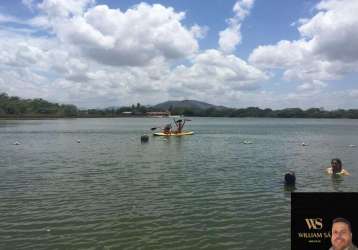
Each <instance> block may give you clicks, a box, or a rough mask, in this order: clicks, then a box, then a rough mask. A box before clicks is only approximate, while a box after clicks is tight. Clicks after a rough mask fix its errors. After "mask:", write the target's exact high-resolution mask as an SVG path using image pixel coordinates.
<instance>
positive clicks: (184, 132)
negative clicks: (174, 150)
mask: <svg viewBox="0 0 358 250" xmlns="http://www.w3.org/2000/svg"><path fill="white" fill-rule="evenodd" d="M193 134H194V132H193V131H182V132H181V133H176V132H170V133H164V132H156V133H153V135H155V136H184V135H193Z"/></svg>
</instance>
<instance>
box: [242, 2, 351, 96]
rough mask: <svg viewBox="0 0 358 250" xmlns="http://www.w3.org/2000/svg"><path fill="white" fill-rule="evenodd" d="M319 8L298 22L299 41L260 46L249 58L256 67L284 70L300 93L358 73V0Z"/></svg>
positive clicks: (320, 4)
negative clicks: (316, 11)
mask: <svg viewBox="0 0 358 250" xmlns="http://www.w3.org/2000/svg"><path fill="white" fill-rule="evenodd" d="M316 9H317V10H318V13H316V14H315V15H314V16H313V17H312V18H310V19H300V20H299V23H300V26H299V27H298V30H299V32H300V35H301V38H300V39H299V40H294V41H287V40H283V41H280V42H278V43H277V44H275V45H263V46H259V47H257V48H256V49H254V50H253V52H252V53H251V55H250V56H249V62H250V63H252V64H253V65H255V66H258V67H262V68H265V69H272V68H279V69H283V71H284V73H283V79H285V80H287V81H290V82H300V85H299V86H298V87H297V91H300V92H302V91H305V92H306V94H307V93H308V92H310V93H311V94H312V93H315V94H318V93H320V92H321V90H322V89H323V88H324V87H325V86H326V85H327V83H325V82H324V81H330V80H337V79H340V78H342V77H343V76H344V75H346V74H347V73H350V72H358V50H357V48H356V45H357V44H358V33H357V32H356V31H357V30H358V15H356V13H358V1H356V0H342V1H338V0H326V1H322V2H320V3H319V4H318V5H317V7H316ZM297 95H299V96H300V95H301V93H298V94H297ZM293 96H295V94H293Z"/></svg>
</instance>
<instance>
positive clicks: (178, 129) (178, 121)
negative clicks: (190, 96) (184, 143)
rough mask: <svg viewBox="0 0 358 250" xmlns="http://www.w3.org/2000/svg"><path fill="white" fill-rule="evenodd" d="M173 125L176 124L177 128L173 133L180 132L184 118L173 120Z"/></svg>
mask: <svg viewBox="0 0 358 250" xmlns="http://www.w3.org/2000/svg"><path fill="white" fill-rule="evenodd" d="M174 122H175V125H176V126H177V130H176V131H175V133H177V134H180V133H181V132H183V127H184V124H185V120H184V121H183V120H182V119H180V120H177V121H175V120H174Z"/></svg>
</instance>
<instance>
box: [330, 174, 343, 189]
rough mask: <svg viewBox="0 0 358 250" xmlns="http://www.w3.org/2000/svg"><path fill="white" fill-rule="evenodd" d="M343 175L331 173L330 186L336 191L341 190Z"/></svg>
mask: <svg viewBox="0 0 358 250" xmlns="http://www.w3.org/2000/svg"><path fill="white" fill-rule="evenodd" d="M344 178H345V177H344V176H341V175H338V174H332V175H331V180H332V188H333V190H334V191H336V192H343V191H344V190H343V188H342V183H343V181H344Z"/></svg>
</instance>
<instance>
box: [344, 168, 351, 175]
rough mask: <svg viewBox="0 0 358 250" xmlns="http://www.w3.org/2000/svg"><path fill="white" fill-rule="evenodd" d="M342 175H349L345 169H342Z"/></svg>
mask: <svg viewBox="0 0 358 250" xmlns="http://www.w3.org/2000/svg"><path fill="white" fill-rule="evenodd" d="M342 174H344V175H351V174H350V173H349V172H348V171H347V170H345V169H342Z"/></svg>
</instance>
